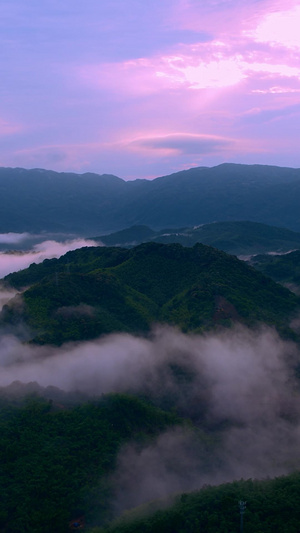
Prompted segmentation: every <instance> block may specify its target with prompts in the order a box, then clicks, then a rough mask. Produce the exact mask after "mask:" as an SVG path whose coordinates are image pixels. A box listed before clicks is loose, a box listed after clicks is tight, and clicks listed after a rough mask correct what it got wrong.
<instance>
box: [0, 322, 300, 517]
mask: <svg viewBox="0 0 300 533" xmlns="http://www.w3.org/2000/svg"><path fill="white" fill-rule="evenodd" d="M297 361H299V352H298V349H297V347H296V346H295V345H294V344H293V343H290V342H286V341H282V340H281V339H280V338H279V337H278V335H277V334H276V333H275V332H274V331H273V330H271V329H267V328H262V329H261V330H258V331H256V332H253V331H249V330H247V329H245V328H240V327H239V328H236V329H235V330H231V331H227V332H223V333H219V334H217V335H216V334H214V335H212V334H207V335H204V336H199V335H186V334H183V333H180V332H179V331H177V330H175V329H173V328H169V327H158V328H157V329H155V330H154V331H153V332H152V334H151V335H150V336H149V337H148V338H141V337H135V336H132V335H127V334H115V335H109V336H107V337H104V338H102V339H98V340H95V341H90V342H82V343H77V344H73V343H71V344H67V345H65V346H62V347H60V348H54V347H45V346H44V347H34V346H28V345H22V344H21V343H20V342H19V341H18V340H17V338H15V337H13V336H11V335H2V337H1V342H0V365H1V374H0V387H6V386H8V385H10V384H11V383H12V382H15V381H19V382H22V383H30V382H37V383H39V384H40V385H41V386H43V387H47V386H55V387H58V388H60V389H63V390H64V391H77V392H78V393H85V394H88V395H91V396H92V397H94V396H100V395H101V394H105V393H109V392H128V393H133V394H139V395H142V396H146V397H148V398H150V399H151V400H152V401H153V402H154V403H155V404H156V405H158V406H159V405H161V406H164V404H165V402H169V403H170V401H171V404H172V408H173V409H175V411H177V413H179V414H180V415H181V416H183V417H186V418H189V419H191V420H192V421H193V422H194V424H195V425H196V426H197V427H198V428H199V429H200V430H204V431H205V432H206V434H207V435H213V436H214V435H216V432H219V435H221V444H220V445H218V446H215V445H213V444H210V445H209V447H208V448H209V449H210V448H211V449H210V451H208V450H207V449H206V441H205V440H204V441H203V439H202V438H200V437H199V435H198V434H197V432H196V433H195V432H194V431H192V430H191V429H188V428H187V427H186V428H184V429H183V428H176V429H173V430H169V431H167V432H164V433H163V434H161V435H160V436H159V437H158V438H157V439H156V441H155V442H152V443H151V445H149V446H146V447H144V448H143V449H140V448H137V447H136V446H135V445H134V444H131V445H128V446H126V447H125V448H124V449H123V450H122V452H121V453H120V456H119V459H118V467H117V470H116V472H115V473H114V476H113V483H114V486H115V491H116V497H115V509H116V512H120V511H121V510H123V509H126V508H130V507H132V506H135V505H139V504H141V503H142V502H144V501H147V500H150V499H156V498H162V497H166V496H167V495H169V494H171V493H175V492H182V491H187V490H192V489H196V488H200V487H201V486H202V485H203V484H207V483H220V482H223V481H229V480H232V479H240V478H241V477H243V478H249V477H258V478H263V477H266V476H275V475H279V474H284V473H287V472H289V471H291V470H293V469H297V468H299V466H300V394H299V383H298V382H297V380H296V378H295V377H294V370H293V369H294V367H295V364H296V363H297ZM170 399H171V400H170ZM208 457H209V459H208ZM133 480H134V482H133Z"/></svg>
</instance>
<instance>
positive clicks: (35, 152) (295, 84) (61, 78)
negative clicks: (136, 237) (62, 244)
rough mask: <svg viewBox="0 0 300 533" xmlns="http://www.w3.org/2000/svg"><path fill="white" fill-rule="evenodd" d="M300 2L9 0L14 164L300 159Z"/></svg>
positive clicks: (7, 136)
mask: <svg viewBox="0 0 300 533" xmlns="http://www.w3.org/2000/svg"><path fill="white" fill-rule="evenodd" d="M299 28H300V5H299V2H298V1H294V0H284V1H283V0H278V1H277V0H272V1H271V0H152V1H151V2H149V3H147V2H144V1H143V0H127V1H126V2H124V0H64V1H61V0H59V1H58V0H43V1H41V0H28V1H26V2H24V0H13V1H11V0H2V1H1V6H0V40H1V41H2V42H1V46H0V50H1V52H0V65H1V84H0V88H1V98H0V166H13V167H16V166H20V167H25V168H33V167H41V168H48V169H53V170H58V171H75V172H79V173H82V172H86V171H93V172H97V173H100V174H102V173H112V174H116V175H117V176H120V177H121V178H124V179H133V178H144V177H145V178H151V177H156V176H160V175H164V174H170V173H172V172H174V171H177V170H181V169H185V168H190V167H193V166H201V165H206V166H213V165H217V164H219V163H222V162H224V161H227V162H237V163H262V164H275V165H281V166H291V167H300V149H299V137H300V31H299Z"/></svg>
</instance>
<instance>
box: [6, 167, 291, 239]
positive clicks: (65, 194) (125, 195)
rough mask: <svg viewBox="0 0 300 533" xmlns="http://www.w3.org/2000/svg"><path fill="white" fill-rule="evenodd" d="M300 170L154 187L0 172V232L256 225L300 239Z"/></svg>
mask: <svg viewBox="0 0 300 533" xmlns="http://www.w3.org/2000/svg"><path fill="white" fill-rule="evenodd" d="M299 203H300V170H299V169H292V168H281V167H273V166H264V165H234V164H222V165H219V166H217V167H213V168H206V167H199V168H192V169H189V170H186V171H181V172H177V173H175V174H172V175H170V176H163V177H159V178H156V179H154V180H152V181H150V180H135V181H128V182H125V181H123V180H122V179H120V178H117V177H116V176H112V175H106V174H104V175H97V174H92V173H87V174H83V175H77V174H72V173H57V172H53V171H50V170H42V169H33V170H25V169H22V168H16V169H12V168H1V169H0V231H1V232H2V233H5V232H11V231H14V232H24V231H26V232H31V233H37V232H38V233H40V232H43V231H47V232H64V233H72V234H74V233H77V234H79V235H81V236H90V235H101V233H103V232H109V231H117V230H121V229H123V228H125V227H129V226H132V225H137V224H138V225H141V224H143V225H148V226H150V227H153V228H155V229H161V228H168V227H173V228H174V227H175V228H178V227H184V226H194V225H199V224H205V223H206V224H207V223H211V222H215V221H235V220H249V221H253V222H260V223H265V224H271V225H274V226H279V227H286V228H289V229H291V230H294V231H300V219H299V208H298V207H299Z"/></svg>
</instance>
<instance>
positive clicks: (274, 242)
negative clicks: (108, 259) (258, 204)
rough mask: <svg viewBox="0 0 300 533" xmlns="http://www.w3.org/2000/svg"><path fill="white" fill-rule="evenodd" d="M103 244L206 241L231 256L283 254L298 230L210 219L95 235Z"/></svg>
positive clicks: (298, 238)
mask: <svg viewBox="0 0 300 533" xmlns="http://www.w3.org/2000/svg"><path fill="white" fill-rule="evenodd" d="M95 240H99V241H100V242H102V243H103V244H105V245H106V246H126V247H132V246H136V245H137V244H140V243H143V242H150V241H154V242H161V243H164V244H168V243H175V242H176V243H179V244H182V246H194V244H196V243H197V242H201V243H202V244H207V245H209V246H213V247H214V248H218V249H219V250H223V251H224V252H227V253H229V254H233V255H239V256H242V255H244V256H245V255H257V254H258V253H259V254H262V253H268V252H276V253H285V252H290V251H291V250H296V249H299V248H300V233H296V232H294V231H291V230H288V229H285V228H278V227H274V226H268V225H267V224H260V223H259V222H248V221H236V222H213V223H212V224H203V225H200V226H196V227H194V228H176V229H172V228H166V229H163V230H159V231H154V230H152V229H151V228H149V227H148V226H132V227H131V228H126V229H123V230H121V231H117V232H115V233H110V234H109V235H101V236H100V237H95Z"/></svg>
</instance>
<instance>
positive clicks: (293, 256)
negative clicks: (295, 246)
mask: <svg viewBox="0 0 300 533" xmlns="http://www.w3.org/2000/svg"><path fill="white" fill-rule="evenodd" d="M251 263H252V264H253V266H254V267H255V268H257V269H258V270H260V271H261V272H263V274H265V275H266V276H269V277H270V278H272V279H274V280H275V281H278V282H279V283H282V284H285V285H287V286H290V287H291V289H292V290H295V291H296V292H297V293H298V294H299V292H300V251H299V250H296V251H294V252H291V253H289V254H286V255H276V256H271V255H258V256H256V257H254V258H253V259H252V261H251Z"/></svg>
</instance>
